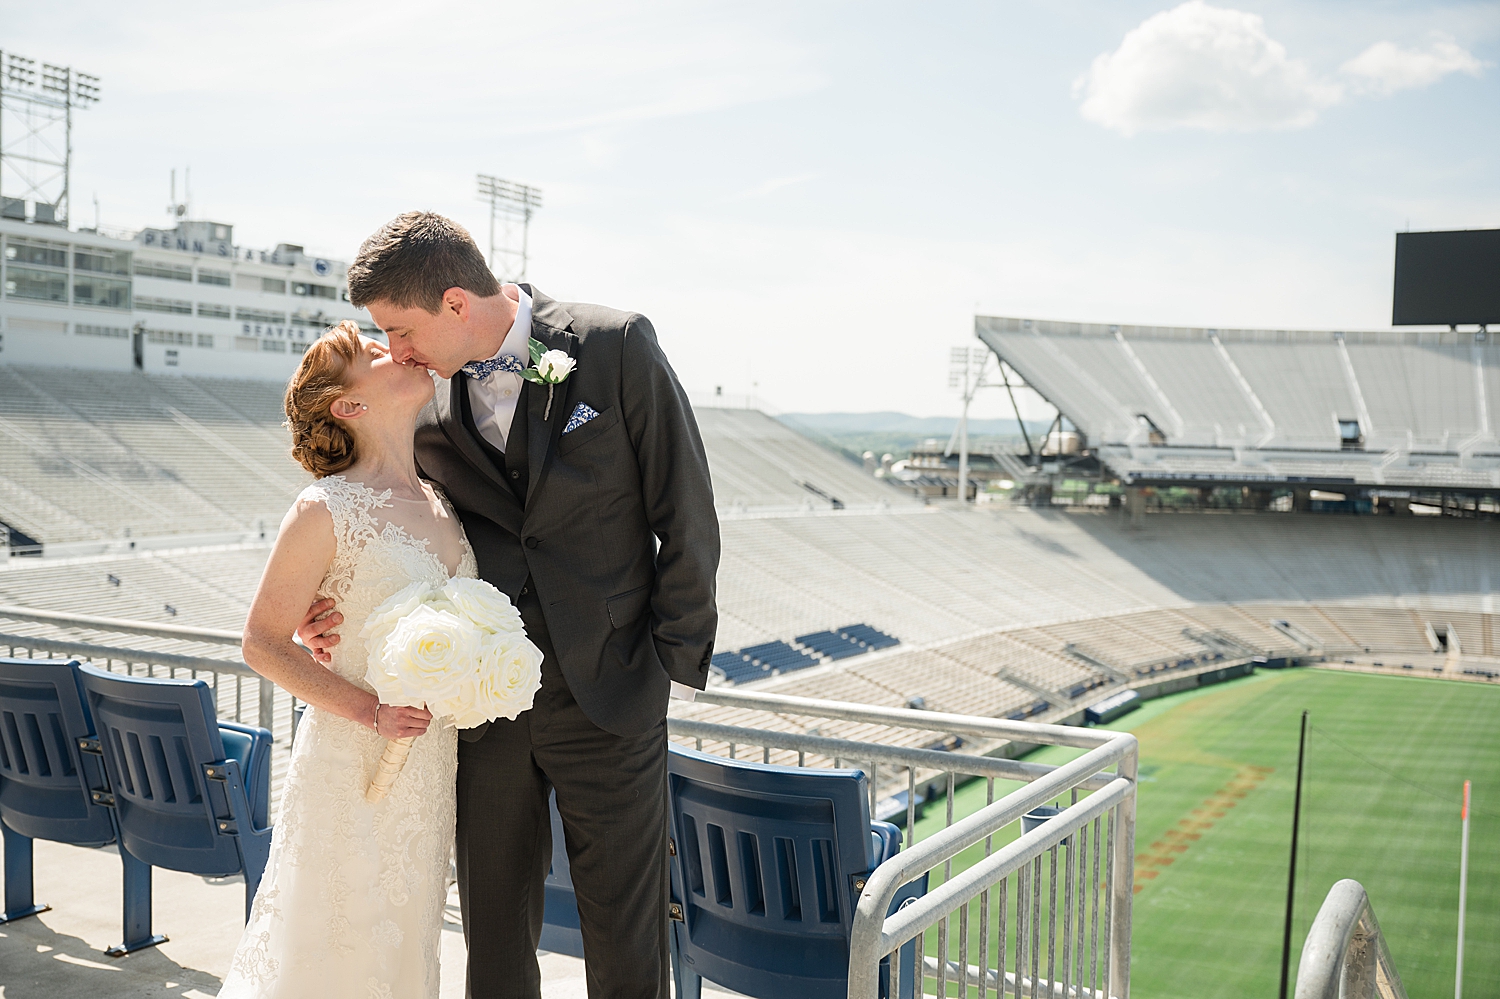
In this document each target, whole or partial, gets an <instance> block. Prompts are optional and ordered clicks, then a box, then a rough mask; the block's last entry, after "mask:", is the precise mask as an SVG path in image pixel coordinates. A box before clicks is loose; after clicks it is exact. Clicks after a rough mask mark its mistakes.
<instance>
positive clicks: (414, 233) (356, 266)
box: [349, 212, 500, 315]
mask: <svg viewBox="0 0 1500 999" xmlns="http://www.w3.org/2000/svg"><path fill="white" fill-rule="evenodd" d="M449 288H462V289H463V290H464V291H467V292H471V293H473V294H475V295H478V296H479V297H480V298H489V297H491V296H493V295H498V294H500V282H499V281H497V280H495V275H494V274H492V273H491V272H490V268H489V265H488V264H486V263H485V260H484V254H482V253H480V252H479V247H478V246H477V245H475V243H474V237H472V236H470V235H469V231H468V230H467V229H465V228H464V227H463V226H461V225H459V224H458V223H457V222H455V221H453V220H452V219H450V218H447V217H445V216H442V215H439V214H437V213H436V212H405V213H403V214H401V215H397V216H396V217H395V218H393V219H391V220H390V221H389V222H387V223H386V224H385V225H383V226H381V227H380V228H379V229H377V230H376V231H375V234H374V235H373V236H371V237H370V238H369V239H367V240H365V241H364V244H363V245H362V246H360V248H359V255H358V256H356V257H355V258H354V263H353V264H351V265H350V267H349V301H350V303H351V304H353V305H355V306H358V307H361V308H363V307H364V306H366V305H369V304H370V303H371V302H390V303H391V304H392V305H394V306H396V307H398V308H402V309H410V308H413V307H418V308H423V309H426V310H427V311H428V312H431V313H433V314H434V315H435V314H437V312H438V310H439V309H441V308H442V306H443V293H444V292H445V291H447V290H448V289H449Z"/></svg>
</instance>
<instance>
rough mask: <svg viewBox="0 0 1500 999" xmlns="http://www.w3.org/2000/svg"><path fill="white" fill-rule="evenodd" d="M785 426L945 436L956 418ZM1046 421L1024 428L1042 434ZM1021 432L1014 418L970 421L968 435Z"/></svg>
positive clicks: (812, 416) (796, 419)
mask: <svg viewBox="0 0 1500 999" xmlns="http://www.w3.org/2000/svg"><path fill="white" fill-rule="evenodd" d="M778 419H779V420H781V422H783V423H786V424H793V425H798V426H801V427H806V428H807V429H810V430H815V431H818V432H819V433H824V434H830V435H834V436H843V435H846V434H896V435H900V436H903V437H904V436H911V437H946V436H948V435H949V434H951V433H953V428H954V427H955V426H957V425H958V418H957V417H955V416H910V415H908V414H906V413H893V412H881V413H782V414H781V416H779V417H778ZM1048 426H1049V424H1048V423H1047V422H1032V421H1030V420H1028V421H1026V429H1027V430H1028V431H1030V432H1031V433H1033V434H1039V433H1045V432H1046V430H1047V427H1048ZM1019 433H1020V431H1019V430H1018V429H1017V428H1016V421H1015V420H1014V419H1006V420H970V421H969V435H970V436H971V437H979V436H986V435H995V436H1014V435H1016V434H1019Z"/></svg>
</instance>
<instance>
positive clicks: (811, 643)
mask: <svg viewBox="0 0 1500 999" xmlns="http://www.w3.org/2000/svg"><path fill="white" fill-rule="evenodd" d="M797 644H798V645H805V646H807V647H808V648H809V649H812V650H813V651H814V652H816V653H818V654H819V655H822V656H826V657H828V658H829V659H833V660H835V661H836V660H839V659H848V658H849V657H850V656H857V655H861V654H863V653H864V652H866V651H868V650H867V649H865V648H863V647H862V646H860V645H858V644H856V643H855V642H853V641H850V640H849V639H848V638H846V637H845V636H843V635H841V634H839V633H838V632H836V631H815V632H813V633H812V634H810V635H798V636H797Z"/></svg>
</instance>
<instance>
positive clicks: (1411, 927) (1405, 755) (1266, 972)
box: [917, 669, 1500, 999]
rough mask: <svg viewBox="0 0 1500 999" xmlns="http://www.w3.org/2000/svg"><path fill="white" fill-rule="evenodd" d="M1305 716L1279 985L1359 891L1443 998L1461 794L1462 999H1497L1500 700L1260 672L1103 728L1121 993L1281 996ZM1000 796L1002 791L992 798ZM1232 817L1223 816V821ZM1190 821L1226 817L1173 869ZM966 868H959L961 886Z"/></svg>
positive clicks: (1153, 997) (1479, 688) (1410, 971)
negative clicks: (1109, 761)
mask: <svg viewBox="0 0 1500 999" xmlns="http://www.w3.org/2000/svg"><path fill="white" fill-rule="evenodd" d="M1304 709H1306V710H1307V711H1308V712H1309V733H1308V751H1307V761H1308V762H1307V768H1306V773H1305V775H1304V785H1303V809H1302V837H1301V848H1300V850H1299V860H1298V885H1297V892H1296V916H1295V920H1294V925H1293V937H1292V975H1293V978H1294V979H1295V975H1296V968H1297V958H1298V955H1299V954H1300V953H1301V947H1302V940H1303V937H1304V936H1305V934H1306V933H1307V928H1308V926H1309V925H1310V924H1311V922H1312V919H1313V917H1314V916H1315V915H1316V914H1317V910H1318V907H1319V906H1320V905H1321V904H1322V901H1323V898H1324V897H1325V896H1326V895H1327V893H1328V890H1329V888H1331V887H1332V886H1333V884H1334V882H1336V881H1338V880H1340V879H1342V878H1354V879H1355V880H1357V881H1359V882H1360V883H1361V884H1363V885H1364V886H1365V889H1366V890H1367V891H1368V892H1369V894H1370V898H1371V901H1372V903H1373V905H1374V908H1375V914H1376V917H1377V918H1378V919H1379V920H1380V925H1381V928H1382V930H1383V931H1384V933H1385V936H1386V939H1387V940H1388V941H1389V944H1390V948H1391V953H1392V955H1393V957H1394V959H1395V962H1396V967H1397V969H1398V970H1399V972H1400V974H1401V977H1402V980H1403V982H1404V984H1405V985H1406V989H1407V992H1408V993H1409V994H1410V995H1411V996H1412V999H1438V997H1446V996H1451V995H1452V994H1453V984H1454V983H1453V974H1454V961H1455V951H1456V945H1457V930H1458V863H1459V840H1460V822H1459V804H1460V799H1461V795H1462V786H1463V782H1464V780H1466V779H1467V780H1471V781H1473V783H1474V791H1473V808H1472V811H1471V821H1470V843H1469V898H1468V932H1467V946H1466V951H1465V953H1466V956H1465V962H1464V965H1465V967H1464V994H1465V995H1466V996H1495V995H1500V687H1489V686H1485V685H1481V684H1474V683H1460V682H1455V681H1445V680H1432V679H1418V678H1410V677H1400V676H1394V677H1386V676H1372V675H1366V674H1357V673H1343V672H1339V671H1334V670H1319V669H1295V670H1287V671H1265V670H1262V671H1261V672H1259V673H1258V674H1256V675H1255V676H1253V677H1247V678H1245V679H1242V680H1236V681H1232V682H1229V683H1225V684H1221V685H1218V686H1214V687H1206V688H1203V689H1200V690H1194V691H1189V692H1185V693H1182V694H1174V695H1171V696H1169V697H1164V698H1161V699H1159V700H1155V701H1151V702H1149V703H1147V704H1146V705H1144V706H1143V707H1141V708H1140V709H1139V710H1137V711H1136V712H1134V713H1133V714H1131V715H1127V716H1126V717H1124V718H1122V719H1120V720H1119V721H1118V722H1116V723H1115V724H1114V725H1113V726H1111V727H1116V728H1121V729H1125V730H1129V731H1131V732H1133V733H1135V735H1136V737H1137V738H1139V739H1140V742H1141V785H1140V798H1139V803H1138V812H1137V828H1136V858H1137V866H1136V871H1137V884H1138V885H1139V886H1140V890H1139V891H1138V893H1137V894H1136V895H1135V908H1134V926H1133V931H1134V935H1133V947H1132V954H1133V958H1132V965H1131V992H1132V994H1133V995H1135V996H1137V997H1139V999H1179V997H1180V999H1208V997H1214V996H1223V997H1250V996H1254V997H1274V996H1275V995H1276V990H1277V984H1278V976H1279V971H1280V961H1281V939H1282V922H1283V918H1284V914H1285V906H1286V878H1287V862H1288V859H1289V849H1290V839H1291V819H1292V796H1293V787H1294V784H1295V777H1296V770H1297V730H1298V724H1299V721H1300V716H1301V713H1302V711H1303V710H1304ZM1077 753H1078V751H1076V750H1066V749H1057V748H1051V749H1044V750H1040V751H1038V752H1037V753H1035V754H1033V755H1032V756H1031V757H1029V759H1032V760H1036V761H1038V762H1046V763H1060V762H1063V761H1065V760H1067V759H1070V758H1072V757H1073V756H1076V755H1077ZM1011 787H1014V785H1011V786H1010V787H1003V786H1001V785H999V784H998V783H997V786H996V796H997V797H999V796H1000V795H1003V794H1004V793H1006V792H1007V791H1008V790H1009V789H1010V788H1011ZM1232 791H1242V792H1244V794H1243V797H1238V798H1233V797H1230V796H1228V792H1232ZM1221 792H1225V793H1221ZM985 793H986V791H985V786H984V782H983V781H976V782H974V783H972V784H969V785H968V786H966V787H964V788H961V789H960V790H959V792H958V793H957V794H956V795H955V802H954V804H955V812H956V813H957V814H967V813H969V812H971V811H973V810H975V809H976V808H978V807H982V806H983V804H984V800H985ZM1209 799H1213V801H1212V802H1210V801H1209ZM1226 800H1234V801H1235V802H1236V804H1235V805H1234V806H1233V807H1229V808H1227V809H1226V808H1225V807H1224V802H1225V801H1226ZM1195 809H1198V810H1199V811H1198V812H1197V813H1196V815H1197V816H1199V817H1201V816H1202V815H1203V814H1204V811H1205V809H1207V810H1209V811H1219V812H1223V813H1224V814H1223V817H1222V818H1218V819H1217V820H1216V821H1214V822H1213V824H1212V825H1211V826H1210V827H1208V828H1204V829H1202V830H1201V833H1200V838H1198V839H1197V840H1194V841H1191V842H1187V849H1186V851H1185V852H1175V851H1172V850H1169V849H1168V848H1167V846H1168V844H1169V842H1170V843H1171V844H1172V845H1175V846H1178V847H1180V846H1181V845H1182V844H1183V842H1184V840H1182V839H1181V838H1179V837H1171V838H1166V834H1167V833H1168V832H1169V831H1171V830H1173V829H1175V828H1178V824H1179V823H1180V822H1181V821H1182V820H1184V819H1193V818H1194V816H1195V812H1194V810H1195ZM944 812H945V808H944V805H943V803H942V802H941V801H939V802H937V803H935V804H934V806H932V807H931V808H929V810H928V812H927V815H926V817H925V818H924V819H922V820H920V821H919V822H918V825H917V833H918V839H924V838H926V837H927V836H928V835H931V834H932V833H933V832H936V831H937V830H938V829H939V828H941V826H942V825H943V821H944V820H943V814H944ZM1005 838H1007V839H1008V838H1010V837H1005ZM977 858H978V854H977V851H971V853H970V854H966V855H964V856H962V857H960V858H959V862H958V863H957V864H956V867H955V869H956V870H961V869H963V868H964V867H966V866H968V864H970V863H973V862H974V860H976V859H977ZM934 945H935V941H934ZM930 946H932V945H930ZM928 953H932V950H929V951H928ZM973 953H974V952H973V951H971V952H970V954H971V958H970V959H971V960H972V959H973ZM929 987H930V984H929ZM951 994H953V995H957V994H958V993H957V991H956V990H955V991H953V992H952V993H951Z"/></svg>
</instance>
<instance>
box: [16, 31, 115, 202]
mask: <svg viewBox="0 0 1500 999" xmlns="http://www.w3.org/2000/svg"><path fill="white" fill-rule="evenodd" d="M98 100H99V78H98V77H97V76H90V75H89V74H88V73H79V72H77V71H76V70H74V69H72V68H71V67H69V66H54V65H52V64H51V63H46V62H44V63H42V68H41V73H40V74H38V72H37V67H36V60H35V59H28V58H26V57H25V56H21V55H17V54H16V53H14V52H0V217H3V218H11V219H17V218H19V219H24V218H25V217H26V202H27V201H30V202H32V203H33V209H32V219H33V221H36V222H51V223H55V224H57V225H62V226H66V225H67V224H68V216H69V210H70V209H71V208H72V202H71V199H70V193H71V180H72V171H73V110H74V109H75V108H79V109H82V108H88V107H91V106H92V105H94V104H95V103H97V102H98Z"/></svg>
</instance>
